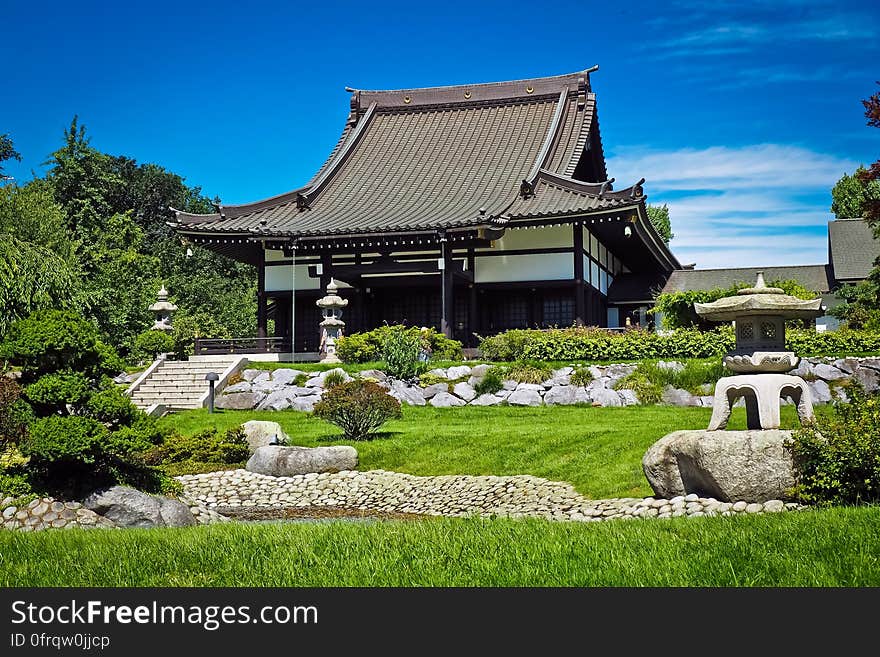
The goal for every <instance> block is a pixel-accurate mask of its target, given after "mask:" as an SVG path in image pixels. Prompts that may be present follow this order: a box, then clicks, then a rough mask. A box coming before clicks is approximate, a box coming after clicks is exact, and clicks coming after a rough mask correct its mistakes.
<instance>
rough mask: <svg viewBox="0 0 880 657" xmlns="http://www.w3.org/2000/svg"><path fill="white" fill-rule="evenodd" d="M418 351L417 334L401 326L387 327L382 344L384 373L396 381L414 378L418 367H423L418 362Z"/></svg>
mask: <svg viewBox="0 0 880 657" xmlns="http://www.w3.org/2000/svg"><path fill="white" fill-rule="evenodd" d="M420 350H421V341H420V339H419V334H418V332H416V331H413V330H410V329H407V328H405V327H403V326H391V327H389V328H388V330H387V331H386V332H385V340H384V342H383V343H382V360H384V361H385V369H386V373H387V374H388V375H389V376H393V377H394V378H397V379H403V380H410V379H413V378H415V376H416V374H418V373H419V370H420V369H421V367H420V366H423V364H422V363H420V362H419V351H420Z"/></svg>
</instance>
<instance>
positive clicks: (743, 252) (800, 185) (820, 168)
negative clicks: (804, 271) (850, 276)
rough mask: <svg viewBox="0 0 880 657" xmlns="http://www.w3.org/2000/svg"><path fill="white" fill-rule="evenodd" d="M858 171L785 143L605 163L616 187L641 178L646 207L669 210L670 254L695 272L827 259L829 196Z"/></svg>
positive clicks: (626, 154)
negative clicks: (691, 264)
mask: <svg viewBox="0 0 880 657" xmlns="http://www.w3.org/2000/svg"><path fill="white" fill-rule="evenodd" d="M857 165H858V163H857V162H853V161H850V160H847V159H844V158H839V157H836V156H833V155H827V154H824V153H818V152H815V151H811V150H808V149H805V148H801V147H798V146H790V145H785V144H756V145H750V146H743V147H739V148H729V147H722V146H718V147H712V148H705V149H690V148H685V149H678V150H672V151H658V150H653V149H646V148H640V147H625V148H622V149H619V150H617V151H616V153H615V155H614V156H613V157H611V158H610V159H609V162H608V169H609V171H610V172H611V173H612V174H613V175H614V176H615V177H616V178H617V180H618V181H620V184H619V185H618V186H619V187H620V186H624V185H626V184H629V183H630V182H631V181H633V180H637V179H638V178H639V177H642V176H644V177H645V178H646V179H647V183H646V185H645V186H646V191H647V192H648V194H649V202H651V203H658V204H662V203H666V204H668V205H669V211H670V216H671V218H672V228H673V231H674V232H675V239H674V240H673V241H672V244H671V246H672V250H673V252H674V253H675V254H676V255H677V256H678V258H679V260H681V261H682V262H696V263H697V266H698V267H699V268H709V267H746V266H758V265H768V266H769V265H800V264H820V263H824V262H826V260H827V254H826V251H827V243H826V239H827V238H826V233H827V228H826V224H827V222H828V220H829V219H831V218H832V216H831V214H830V213H829V211H828V206H829V204H830V190H831V187H833V186H834V183H835V182H836V181H837V180H838V179H839V178H840V176H841V175H843V174H844V173H846V172H850V171H852V170H853V169H855V167H856V166H857Z"/></svg>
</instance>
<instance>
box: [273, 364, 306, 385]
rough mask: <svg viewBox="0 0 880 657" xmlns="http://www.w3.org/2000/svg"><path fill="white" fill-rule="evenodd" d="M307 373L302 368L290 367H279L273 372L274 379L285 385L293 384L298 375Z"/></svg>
mask: <svg viewBox="0 0 880 657" xmlns="http://www.w3.org/2000/svg"><path fill="white" fill-rule="evenodd" d="M303 374H305V372H303V371H302V370H295V369H292V368H290V367H279V368H278V369H277V370H275V371H274V372H272V381H273V382H275V383H281V384H283V385H288V386H292V385H293V381H294V379H296V377H298V376H301V375H303Z"/></svg>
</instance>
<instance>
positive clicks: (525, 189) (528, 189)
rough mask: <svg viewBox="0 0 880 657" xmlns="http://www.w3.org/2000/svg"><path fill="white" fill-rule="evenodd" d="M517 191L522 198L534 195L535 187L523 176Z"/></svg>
mask: <svg viewBox="0 0 880 657" xmlns="http://www.w3.org/2000/svg"><path fill="white" fill-rule="evenodd" d="M519 193H520V196H522V197H523V198H531V197H533V196H534V195H535V187H534V185H532V183H531V182H530V181H528V180H526V179H525V178H523V181H522V183H520V186H519Z"/></svg>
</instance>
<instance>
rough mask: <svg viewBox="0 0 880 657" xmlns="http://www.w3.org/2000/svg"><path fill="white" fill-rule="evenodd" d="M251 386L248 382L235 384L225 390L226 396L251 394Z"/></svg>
mask: <svg viewBox="0 0 880 657" xmlns="http://www.w3.org/2000/svg"><path fill="white" fill-rule="evenodd" d="M250 391H251V384H250V383H248V382H247V381H241V382H239V383H233V384H232V385H231V386H226V387H225V388H223V394H224V395H231V394H232V393H234V392H250Z"/></svg>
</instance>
